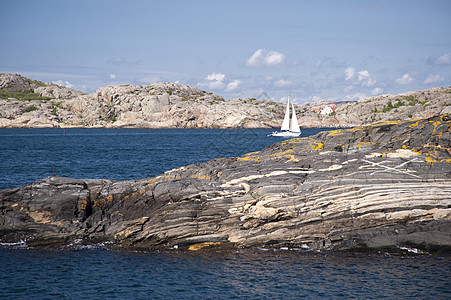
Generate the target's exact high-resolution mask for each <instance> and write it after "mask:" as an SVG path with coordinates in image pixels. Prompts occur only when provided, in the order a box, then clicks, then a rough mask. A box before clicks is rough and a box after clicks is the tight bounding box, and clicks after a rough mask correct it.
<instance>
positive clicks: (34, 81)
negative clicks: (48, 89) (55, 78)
mask: <svg viewBox="0 0 451 300" xmlns="http://www.w3.org/2000/svg"><path fill="white" fill-rule="evenodd" d="M27 80H28V82H29V83H30V84H33V83H35V84H37V85H40V86H47V85H46V84H45V83H44V82H42V81H39V80H31V79H29V78H27Z"/></svg>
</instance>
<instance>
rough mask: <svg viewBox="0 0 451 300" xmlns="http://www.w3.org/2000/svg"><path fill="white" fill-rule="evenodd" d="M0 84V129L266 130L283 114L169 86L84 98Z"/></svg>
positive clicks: (14, 80) (41, 86)
mask: <svg viewBox="0 0 451 300" xmlns="http://www.w3.org/2000/svg"><path fill="white" fill-rule="evenodd" d="M0 84H1V91H2V93H0V127H106V128H121V127H131V128H271V127H277V126H278V124H279V123H280V119H281V113H282V111H283V104H280V103H272V102H268V101H258V100H251V99H234V100H231V101H224V99H223V98H221V97H219V96H216V95H214V94H211V93H207V92H205V91H201V90H200V89H198V88H196V87H192V86H186V85H181V84H175V83H156V84H152V85H150V86H145V87H143V86H136V85H114V86H108V87H102V88H99V89H98V90H97V91H95V92H94V93H92V94H89V95H86V94H82V93H81V92H77V91H73V90H71V89H68V88H64V87H59V86H57V85H55V84H51V83H42V82H36V81H32V80H29V79H27V78H24V77H22V76H20V75H18V74H1V75H0ZM2 95H3V96H2ZM21 97H23V98H24V99H21Z"/></svg>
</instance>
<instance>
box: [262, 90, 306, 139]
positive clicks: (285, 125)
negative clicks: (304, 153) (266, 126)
mask: <svg viewBox="0 0 451 300" xmlns="http://www.w3.org/2000/svg"><path fill="white" fill-rule="evenodd" d="M291 109H292V110H293V113H292V116H291V123H290V96H288V102H287V109H286V111H285V117H284V118H283V122H282V126H281V127H280V130H281V131H280V132H277V131H275V132H273V133H271V134H268V136H281V137H287V138H288V137H297V136H300V135H301V129H300V128H299V123H298V119H297V117H296V112H295V110H294V105H293V103H291Z"/></svg>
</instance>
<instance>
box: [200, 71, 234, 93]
mask: <svg viewBox="0 0 451 300" xmlns="http://www.w3.org/2000/svg"><path fill="white" fill-rule="evenodd" d="M198 85H199V86H202V87H207V88H209V89H213V90H224V89H225V90H226V91H227V92H231V91H234V90H236V89H238V87H239V86H240V85H241V80H238V79H235V80H228V79H227V78H226V75H225V74H223V73H216V72H213V73H211V74H209V75H207V77H206V78H205V80H204V81H203V82H201V83H198Z"/></svg>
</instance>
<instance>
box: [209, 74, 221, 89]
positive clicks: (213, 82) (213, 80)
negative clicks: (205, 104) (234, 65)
mask: <svg viewBox="0 0 451 300" xmlns="http://www.w3.org/2000/svg"><path fill="white" fill-rule="evenodd" d="M224 79H225V74H222V73H216V72H213V73H212V74H210V75H207V84H206V85H207V86H208V87H209V88H211V89H216V90H217V89H223V88H224V87H225V83H224Z"/></svg>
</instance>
